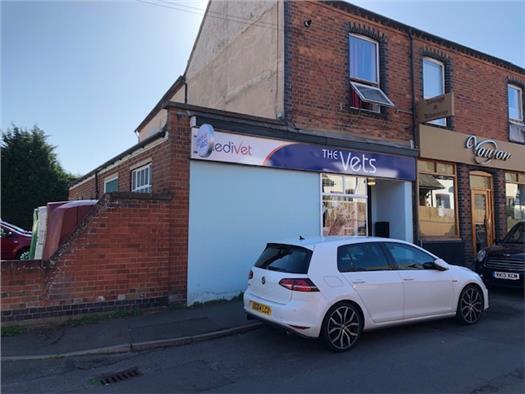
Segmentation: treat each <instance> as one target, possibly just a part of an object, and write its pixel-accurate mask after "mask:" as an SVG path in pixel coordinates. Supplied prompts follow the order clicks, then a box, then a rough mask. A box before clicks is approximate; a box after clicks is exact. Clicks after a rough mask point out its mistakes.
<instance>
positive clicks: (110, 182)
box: [104, 174, 118, 193]
mask: <svg viewBox="0 0 525 394" xmlns="http://www.w3.org/2000/svg"><path fill="white" fill-rule="evenodd" d="M111 192H118V174H114V175H111V176H108V177H107V178H105V179H104V193H111Z"/></svg>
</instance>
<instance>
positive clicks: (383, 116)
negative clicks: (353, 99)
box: [349, 107, 387, 119]
mask: <svg viewBox="0 0 525 394" xmlns="http://www.w3.org/2000/svg"><path fill="white" fill-rule="evenodd" d="M349 111H350V113H354V114H360V115H364V116H370V117H373V118H378V119H386V117H387V113H386V111H385V112H383V111H379V112H376V111H371V110H369V109H364V108H357V107H350V110H349Z"/></svg>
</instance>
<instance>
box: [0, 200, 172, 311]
mask: <svg viewBox="0 0 525 394" xmlns="http://www.w3.org/2000/svg"><path fill="white" fill-rule="evenodd" d="M171 200H172V198H171V196H169V195H141V196H137V195H136V194H131V193H130V194H128V195H123V194H120V193H114V194H113V193H112V194H106V195H104V196H103V198H102V199H101V200H100V201H99V203H98V204H97V205H96V206H95V208H94V210H93V211H92V212H91V213H90V214H89V215H88V217H87V218H86V219H85V220H84V221H83V222H82V223H81V225H80V226H79V227H78V228H77V229H76V230H75V232H74V233H73V234H72V236H71V237H70V238H69V239H68V240H67V241H66V242H65V243H64V244H63V245H62V246H61V247H60V248H59V250H58V251H57V252H56V253H55V254H54V255H53V256H52V257H51V259H50V261H29V262H20V261H17V262H14V261H3V262H2V263H1V267H2V278H1V284H2V321H12V320H26V319H33V318H45V317H53V316H59V315H75V314H79V313H86V312H101V311H106V310H114V309H122V308H125V307H142V306H150V305H151V304H155V305H157V304H159V303H162V302H164V303H167V300H168V295H169V293H170V288H169V284H168V275H167V273H168V270H169V263H170V247H169V242H170V235H171V231H170V204H171ZM181 296H182V295H181Z"/></svg>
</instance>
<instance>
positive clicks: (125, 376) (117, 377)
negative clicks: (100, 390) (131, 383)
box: [97, 367, 142, 386]
mask: <svg viewBox="0 0 525 394" xmlns="http://www.w3.org/2000/svg"><path fill="white" fill-rule="evenodd" d="M138 376H142V372H140V371H139V369H138V368H137V367H134V368H130V369H126V370H124V371H120V372H115V373H112V374H109V375H103V376H101V377H99V378H97V380H98V381H99V382H100V384H102V385H104V386H107V385H109V384H115V383H119V382H123V381H125V380H129V379H132V378H136V377H138Z"/></svg>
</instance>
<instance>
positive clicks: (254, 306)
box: [250, 301, 272, 315]
mask: <svg viewBox="0 0 525 394" xmlns="http://www.w3.org/2000/svg"><path fill="white" fill-rule="evenodd" d="M250 307H251V308H252V309H253V310H254V311H257V312H261V313H264V314H265V315H271V314H272V308H270V307H269V306H267V305H264V304H259V303H258V302H255V301H250Z"/></svg>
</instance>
